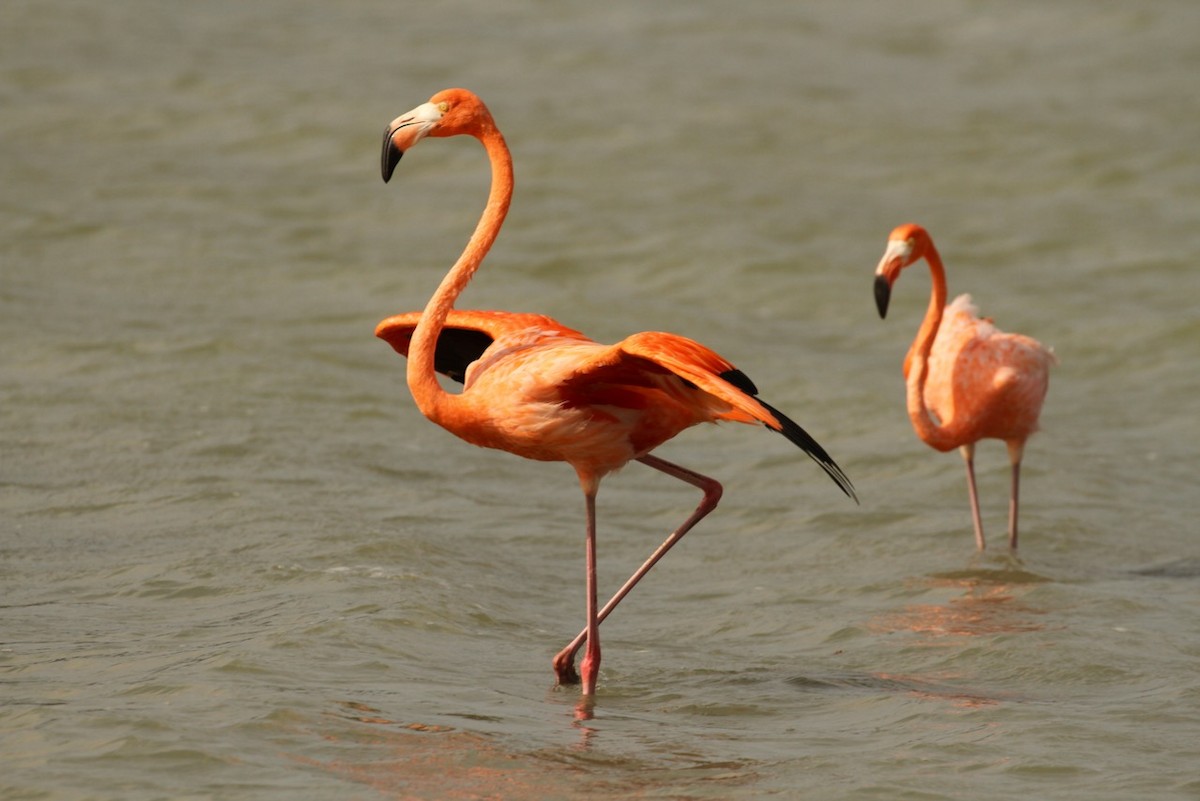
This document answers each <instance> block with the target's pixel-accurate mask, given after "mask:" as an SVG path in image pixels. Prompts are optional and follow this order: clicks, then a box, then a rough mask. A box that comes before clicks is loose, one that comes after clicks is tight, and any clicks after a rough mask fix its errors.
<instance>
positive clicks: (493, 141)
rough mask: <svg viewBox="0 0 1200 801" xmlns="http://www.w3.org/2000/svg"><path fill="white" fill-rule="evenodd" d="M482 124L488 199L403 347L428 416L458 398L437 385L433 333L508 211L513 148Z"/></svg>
mask: <svg viewBox="0 0 1200 801" xmlns="http://www.w3.org/2000/svg"><path fill="white" fill-rule="evenodd" d="M488 122H489V124H488V125H486V126H485V127H484V128H483V129H482V130H480V131H479V132H478V133H476V134H475V135H476V137H477V138H478V139H479V141H480V142H482V143H483V146H484V149H485V150H486V151H487V154H488V159H489V161H490V162H491V166H492V187H491V190H490V192H489V193H488V199H487V205H486V206H485V207H484V209H483V214H482V215H480V217H479V223H478V224H477V225H476V226H475V232H474V233H473V234H471V239H470V241H469V242H467V246H466V247H465V248H464V249H463V252H462V255H461V256H459V257H458V261H456V262H455V263H454V266H453V267H451V268H450V271H449V272H448V273H446V277H445V278H443V279H442V283H441V284H440V285H439V286H438V288H437V291H436V292H434V293H433V297H431V298H430V299H429V302H428V303H427V304H425V311H424V312H422V314H421V320H420V322H419V323H418V324H417V327H416V329H415V330H414V331H413V337H412V342H411V344H410V345H409V350H408V372H407V378H408V388H409V391H411V392H412V395H413V399H414V400H415V401H416V403H417V407H418V408H420V410H421V412H422V413H423V414H424V415H425V416H426V417H428V418H430V419H431V420H433V421H435V422H440V420H441V419H442V415H443V413H444V412H446V411H447V410H448V408H449V407H450V406H452V405H454V404H455V403H456V402H458V398H459V396H458V395H454V394H451V393H449V392H446V391H445V390H444V389H442V386H441V384H439V383H438V380H437V373H436V371H435V370H434V354H435V352H436V350H437V341H438V336H439V335H440V334H441V332H442V328H443V327H444V326H445V324H446V318H447V317H448V316H449V315H450V310H451V309H453V308H454V301H455V300H456V299H457V298H458V296H459V295H461V294H462V291H463V290H464V289H465V288H466V286H467V284H468V283H469V282H470V280H471V277H472V276H473V275H475V271H476V270H478V269H479V265H480V264H482V263H483V258H484V257H485V256H486V255H487V253H488V251H489V250H490V249H491V247H492V243H493V242H495V241H496V236H497V235H498V234H499V233H500V226H501V225H503V224H504V218H505V216H506V215H507V214H508V206H509V203H511V202H512V193H513V165H512V154H511V153H509V150H508V145H507V144H505V142H504V137H503V136H501V134H500V131H499V130H498V129H497V128H496V127H495V125H494V124H490V120H489V121H488Z"/></svg>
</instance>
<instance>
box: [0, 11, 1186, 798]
mask: <svg viewBox="0 0 1200 801" xmlns="http://www.w3.org/2000/svg"><path fill="white" fill-rule="evenodd" d="M1197 30H1200V6H1196V5H1195V4H1194V3H1192V2H1183V1H1182V0H1180V1H1179V2H1162V3H1155V4H1148V5H1147V4H1143V5H1142V6H1138V7H1136V8H1135V7H1134V6H1132V5H1131V4H1126V3H1106V2H1100V3H1097V2H1091V1H1090V0H1089V1H1088V2H1084V1H1083V0H1073V1H1071V2H1061V3H1053V4H1032V3H1024V4H1000V3H986V2H964V3H955V4H951V3H942V2H925V1H919V2H913V3H908V4H904V5H903V6H897V5H888V6H886V9H885V7H884V6H883V5H881V4H877V3H867V2H858V1H857V0H855V1H852V2H844V3H838V4H832V3H831V4H800V3H790V2H759V3H750V4H739V5H736V6H734V5H730V4H727V3H716V2H693V3H687V4H674V5H666V4H643V3H633V2H613V3H592V4H572V5H564V4H549V3H536V2H516V3H507V4H496V3H490V2H481V1H480V0H458V1H457V2H449V3H425V4H398V3H394V2H376V1H375V0H362V2H351V3H342V4H331V3H311V2H303V1H302V2H288V3H284V2H277V1H276V0H260V2H254V3H234V2H226V1H225V0H217V1H216V2H209V3H193V4H177V3H174V4H164V3H151V2H143V0H127V1H126V2H121V3H102V4H97V3H83V2H68V1H67V0H46V1H43V2H27V1H26V0H11V1H10V2H7V3H6V4H5V5H4V7H3V9H2V10H0V108H2V109H3V114H0V142H2V144H3V157H2V158H0V339H2V341H3V348H2V350H0V354H2V361H0V586H2V587H3V596H2V599H0V603H2V604H3V608H2V610H0V678H2V682H3V683H2V684H0V765H2V768H3V769H2V770H0V796H3V797H4V798H12V799H73V798H105V799H107V798H112V799H130V800H135V801H136V800H137V799H158V798H230V799H233V798H236V799H284V798H286V799H329V798H362V799H369V798H404V799H408V798H432V799H441V798H514V799H516V798H520V799H529V798H565V799H571V798H589V799H605V798H612V799H627V798H672V799H707V798H712V799H758V798H771V797H777V798H801V797H803V798H823V799H872V798H879V799H882V798H886V799H958V798H965V797H970V798H973V799H1002V798H1003V799H1011V798H1014V797H1027V798H1039V799H1089V800H1090V799H1129V798H1181V799H1182V798H1196V797H1197V796H1198V795H1200V774H1198V773H1197V768H1196V765H1197V761H1196V743H1197V742H1200V679H1198V678H1197V676H1198V675H1200V674H1198V673H1197V670H1196V665H1197V660H1198V658H1200V615H1197V609H1200V606H1198V603H1200V546H1198V545H1197V538H1196V534H1197V524H1196V520H1197V517H1198V513H1200V500H1197V498H1198V497H1200V496H1198V495H1197V493H1196V491H1195V484H1196V464H1197V461H1196V453H1197V445H1200V436H1198V434H1200V413H1198V412H1200V410H1198V409H1197V402H1196V398H1197V383H1198V379H1197V375H1200V373H1198V372H1197V369H1196V365H1197V363H1198V361H1200V313H1198V312H1197V300H1198V290H1200V283H1198V282H1197V278H1196V275H1197V271H1196V265H1197V261H1198V256H1200V226H1198V225H1197V223H1196V220H1197V218H1198V216H1200V193H1198V192H1197V186H1200V158H1198V157H1197V145H1196V143H1197V142H1198V141H1200V130H1198V127H1200V126H1198V120H1200V109H1198V107H1197V106H1198V101H1197V94H1196V76H1197V75H1198V74H1200V44H1197V38H1196V31H1197ZM447 86H467V87H470V88H472V89H474V90H475V91H477V92H478V93H479V94H480V95H481V96H483V97H484V98H485V99H486V100H487V102H488V103H489V105H490V106H491V108H492V110H493V112H494V114H495V116H496V118H497V120H498V122H499V124H500V125H501V127H502V128H503V130H504V131H505V134H506V136H507V137H508V140H509V142H510V144H511V146H512V149H513V152H514V157H515V160H516V169H517V195H516V200H515V203H514V206H513V210H512V213H511V215H510V217H509V220H508V223H507V225H506V228H505V231H504V233H503V235H502V236H501V238H500V240H499V242H498V244H497V246H496V248H495V250H494V251H493V253H492V255H491V257H490V258H489V260H488V262H487V264H486V265H485V267H484V269H483V270H482V271H481V272H480V274H479V276H478V278H477V280H476V282H475V283H474V284H473V285H472V287H471V288H470V290H469V291H468V292H467V294H466V295H465V296H464V298H463V299H462V302H461V304H460V305H462V306H464V307H476V308H480V307H482V308H502V309H511V310H528V311H540V312H543V313H547V314H551V315H553V316H555V317H557V318H558V319H561V320H563V321H564V322H565V323H567V324H569V325H571V326H573V327H576V328H579V329H581V330H584V331H587V332H588V333H589V334H591V335H593V336H595V337H596V338H598V339H601V340H609V341H612V340H615V339H618V338H620V337H623V336H625V335H627V334H629V333H631V332H633V331H637V330H643V329H659V330H669V331H675V332H678V333H681V334H685V335H689V336H693V337H696V338H699V339H702V340H703V341H705V342H706V343H707V344H709V345H710V346H712V347H713V348H715V349H716V350H718V351H720V352H721V353H722V354H724V355H726V356H727V357H729V358H730V359H732V360H733V361H734V362H736V363H737V364H738V366H739V367H740V368H741V369H743V370H744V371H745V372H746V373H747V374H749V375H750V376H751V377H752V378H753V379H754V380H755V382H756V383H757V384H758V386H759V388H760V389H761V391H762V395H763V397H764V398H766V399H768V400H769V401H770V402H771V403H773V404H774V405H776V406H778V407H779V408H781V409H783V410H784V411H786V412H787V413H788V414H789V415H791V416H793V417H795V418H796V419H797V420H798V421H799V422H800V423H801V424H803V425H804V426H805V427H806V428H808V429H809V430H810V431H811V432H812V433H813V434H814V435H815V436H816V437H817V438H818V439H819V440H820V441H821V442H822V443H823V444H824V445H825V446H826V447H827V448H828V449H829V450H830V452H831V453H832V454H833V455H834V456H835V458H836V459H837V460H838V461H839V462H840V463H841V464H842V466H843V467H844V468H845V469H846V471H847V472H848V473H849V474H850V475H851V477H852V478H853V480H854V481H855V483H856V485H857V487H858V490H859V494H860V495H861V498H862V504H861V505H860V506H855V505H854V504H852V503H850V502H849V501H847V499H846V498H844V497H843V496H842V495H841V494H840V493H839V492H838V491H837V489H836V487H834V486H833V485H832V484H831V483H830V482H829V481H828V480H827V479H826V478H825V477H824V476H823V475H822V474H821V472H820V471H819V470H818V469H817V468H816V467H815V466H814V465H812V464H811V463H810V462H809V461H808V460H807V459H806V458H805V457H804V456H803V454H801V453H800V452H799V451H796V450H795V449H793V448H792V447H791V446H790V445H789V444H788V443H787V442H786V441H785V440H783V439H781V438H779V437H776V436H773V435H772V434H770V432H766V431H763V430H761V429H752V428H748V427H743V426H737V425H729V426H723V427H720V428H718V427H707V428H705V429H703V430H692V431H689V432H687V433H685V434H684V435H681V436H680V437H679V438H678V439H677V440H676V441H674V442H672V443H669V444H668V445H666V446H664V447H663V448H662V449H661V451H660V453H661V455H663V456H664V457H666V458H669V459H672V460H674V461H679V462H682V463H684V464H686V465H688V466H690V467H692V468H694V469H696V470H699V471H701V472H704V473H707V474H711V475H713V476H715V477H717V478H718V479H720V480H721V481H722V482H723V483H724V484H725V490H726V492H725V496H724V499H723V501H722V505H721V507H720V508H719V509H718V510H717V511H716V512H715V513H714V514H713V515H712V516H711V517H710V518H709V519H707V520H706V521H704V523H703V524H702V525H701V526H700V527H699V528H698V529H697V530H696V531H695V532H694V533H693V534H691V535H690V536H689V538H688V539H687V540H685V542H684V544H683V545H681V546H680V547H679V548H678V549H677V551H676V552H673V553H672V554H671V555H670V556H669V557H668V558H667V559H666V560H665V561H664V562H663V563H662V565H660V566H659V568H657V569H656V571H655V572H654V574H652V576H651V578H650V579H649V580H648V581H647V583H646V584H645V585H643V586H641V587H639V588H638V589H637V590H636V592H635V593H634V594H633V595H632V596H630V598H629V600H628V601H627V602H626V604H624V605H623V606H622V607H621V609H620V610H619V611H618V612H617V613H615V614H614V615H613V617H612V618H611V619H610V620H609V621H608V622H607V623H606V624H605V626H604V631H605V635H606V636H605V661H604V668H603V670H602V673H601V681H600V690H599V694H598V698H597V700H596V704H595V708H594V710H593V717H592V718H591V719H590V720H577V719H576V714H575V711H576V709H575V708H576V702H577V700H578V698H577V693H576V691H574V690H564V689H555V688H554V687H553V682H552V674H551V671H550V665H549V660H550V657H551V655H552V654H553V653H554V652H555V651H557V650H558V648H560V647H561V646H562V645H563V644H564V643H565V642H566V640H567V639H568V638H569V637H570V636H571V635H573V634H574V633H575V632H576V631H577V630H578V628H579V626H580V625H581V624H582V619H583V597H582V596H583V592H582V579H583V565H582V562H583V553H582V550H583V549H582V534H583V504H582V502H581V499H580V496H579V491H578V485H577V482H576V480H575V478H574V476H573V474H572V472H571V470H570V469H569V468H567V467H565V466H563V465H554V464H542V463H527V462H522V461H521V460H519V459H516V458H514V457H511V456H509V455H507V454H504V453H499V452H486V451H481V450H478V449H475V448H472V447H471V446H468V445H466V444H463V443H461V442H458V441H456V440H454V439H453V438H452V437H450V436H449V435H447V434H446V433H445V432H443V431H441V430H440V429H437V428H436V427H435V426H432V425H431V424H429V423H428V422H426V421H425V420H424V419H422V418H421V416H420V415H419V414H418V413H417V412H416V410H415V409H414V408H413V406H412V403H411V401H410V399H409V396H408V392H407V389H406V388H405V385H404V376H403V370H402V366H403V362H402V361H401V360H400V359H399V358H397V357H396V356H395V354H393V353H392V352H391V351H390V349H389V348H388V347H387V346H386V345H385V344H383V343H381V342H379V341H377V340H376V339H374V337H373V336H372V330H373V327H374V325H375V323H376V321H378V320H379V319H381V318H382V317H384V316H386V315H388V314H392V313H395V312H399V311H405V310H410V309H417V308H420V307H421V306H422V305H423V303H424V301H425V299H426V298H427V297H428V296H429V294H430V293H431V292H432V290H433V288H434V286H435V285H436V283H437V281H438V279H439V277H440V276H441V274H442V273H443V272H444V270H445V269H446V267H447V266H448V265H449V264H450V263H451V262H452V261H453V259H454V258H455V256H456V255H457V253H458V251H459V249H460V248H461V246H462V244H463V243H464V242H465V240H466V237H467V235H468V233H469V231H470V229H471V227H472V226H473V224H474V221H475V219H476V217H477V215H478V212H479V210H480V208H481V207H482V203H483V197H484V193H485V191H486V181H487V169H486V163H485V161H484V158H483V156H482V154H481V152H480V150H479V148H478V146H477V145H476V144H475V143H473V142H471V141H468V140H430V141H429V142H427V143H425V144H422V146H421V147H420V148H419V149H417V150H415V151H414V152H413V153H412V154H411V155H410V156H409V157H408V158H405V160H404V162H403V163H402V164H401V165H400V168H399V170H398V172H397V175H396V177H395V178H393V180H392V182H391V183H390V184H388V185H386V186H385V185H384V184H383V183H382V182H381V181H380V180H379V175H378V147H379V138H380V132H381V131H382V128H383V126H384V124H386V123H387V121H388V120H390V119H392V117H394V116H395V115H396V114H398V113H400V112H401V111H404V110H406V109H409V108H411V107H413V106H415V105H417V104H418V103H420V102H423V101H424V100H425V99H426V98H428V97H429V95H431V94H432V93H433V92H434V91H436V90H438V89H441V88H444V87H447ZM910 220H915V221H919V222H921V223H923V224H925V225H926V226H927V227H928V228H929V229H930V230H931V231H932V233H933V236H934V238H935V239H936V240H937V242H938V244H939V246H940V249H941V251H942V254H943V256H944V257H945V259H946V262H947V265H948V271H949V277H950V291H951V293H955V294H956V293H958V292H962V291H970V292H971V293H972V294H973V295H974V297H975V299H976V301H977V302H978V303H979V304H980V305H981V307H982V309H983V311H984V313H985V314H988V315H991V316H992V317H994V318H995V320H996V322H997V324H998V325H999V326H1000V327H1002V328H1005V329H1008V330H1017V331H1021V332H1023V333H1027V334H1030V335H1032V336H1035V337H1037V338H1038V339H1040V340H1042V341H1043V342H1046V343H1047V344H1050V345H1053V347H1054V348H1055V351H1056V353H1057V354H1058V356H1059V359H1060V360H1061V364H1060V365H1059V367H1058V368H1057V369H1056V371H1055V372H1054V374H1053V378H1052V382H1051V389H1050V395H1049V398H1048V401H1047V404H1046V408H1045V411H1044V413H1043V417H1042V423H1043V431H1042V432H1041V433H1040V434H1038V435H1037V437H1035V438H1034V439H1033V440H1032V441H1031V442H1030V444H1029V447H1028V449H1027V452H1026V462H1025V472H1024V474H1023V476H1024V482H1023V484H1022V502H1023V516H1022V523H1023V534H1022V538H1023V541H1022V547H1021V550H1020V555H1019V557H1018V556H1014V555H1011V554H1009V553H1008V552H1006V551H1005V550H1004V549H1003V548H1002V547H998V548H994V549H992V550H989V551H988V552H986V553H985V554H983V555H979V554H977V553H976V552H975V551H974V546H973V542H972V537H971V528H970V518H969V516H968V513H967V505H966V492H965V488H964V486H963V484H964V481H963V476H962V467H961V462H960V460H959V458H958V457H957V456H956V455H954V454H938V453H936V452H934V451H932V450H930V449H929V448H927V447H925V446H924V445H922V444H921V443H920V442H919V441H918V440H917V439H916V437H915V436H914V434H913V432H912V430H911V427H910V425H909V422H908V419H907V416H906V415H905V412H904V409H903V385H902V380H901V377H900V361H901V359H902V357H903V354H904V352H905V350H906V348H907V346H908V343H909V341H910V340H911V337H912V336H913V334H914V333H915V330H916V327H917V324H918V321H919V319H920V316H921V314H922V313H923V310H924V307H925V304H926V300H927V294H928V291H929V280H928V278H927V277H926V275H925V274H924V273H923V272H922V271H921V270H919V269H914V270H911V271H910V272H909V273H906V275H905V278H904V280H903V281H901V282H900V283H899V284H898V285H897V288H896V292H895V293H894V295H893V300H892V312H891V313H890V314H889V317H888V319H887V320H886V321H880V320H879V319H878V316H877V314H876V313H875V310H874V306H873V302H872V298H871V286H870V285H871V273H872V271H873V269H874V267H875V264H876V262H877V260H878V258H879V256H880V254H881V253H882V250H883V245H884V241H885V238H886V235H887V233H888V231H889V230H890V229H891V228H892V227H893V226H895V225H897V224H899V223H901V222H907V221H910ZM978 462H979V470H980V489H981V493H982V495H983V501H984V510H983V511H984V518H985V523H986V525H987V527H988V530H989V532H990V533H991V535H992V540H993V542H994V543H996V544H997V545H999V544H1000V540H1001V539H1002V535H1003V527H1004V515H1005V510H1006V494H1007V479H1008V469H1007V460H1006V459H1005V456H1004V450H1003V447H1002V446H1001V445H1000V444H998V443H994V442H992V443H984V444H983V445H982V446H981V447H980V449H979V454H978ZM696 500H697V498H696V493H695V491H694V490H693V489H692V488H690V487H687V486H684V485H682V484H679V482H674V481H672V480H670V479H668V478H666V477H662V476H659V475H657V474H653V473H651V471H647V470H646V469H645V468H644V467H642V466H641V465H631V466H630V467H628V468H627V469H626V470H625V471H623V472H622V473H620V474H619V475H617V476H615V477H613V478H611V479H610V480H609V481H607V482H606V484H605V488H604V491H603V492H602V493H601V496H600V560H601V564H600V569H601V575H600V578H601V583H602V589H608V590H611V589H613V588H615V587H616V586H617V585H618V584H619V582H620V581H621V580H622V579H623V578H624V576H625V575H627V573H628V572H629V571H631V570H632V569H633V568H634V567H635V566H636V565H637V564H638V563H639V562H640V561H641V559H642V557H643V556H644V555H645V554H646V553H647V552H648V551H649V550H650V549H651V548H652V547H653V546H654V545H655V544H657V542H658V541H659V540H660V539H661V538H662V536H664V534H665V533H666V532H667V531H669V530H670V529H671V528H673V527H674V526H675V525H676V524H677V523H678V522H679V521H680V520H681V519H682V518H683V517H684V516H685V515H686V514H687V512H688V510H689V509H690V508H691V506H692V505H693V504H694V503H695V502H696Z"/></svg>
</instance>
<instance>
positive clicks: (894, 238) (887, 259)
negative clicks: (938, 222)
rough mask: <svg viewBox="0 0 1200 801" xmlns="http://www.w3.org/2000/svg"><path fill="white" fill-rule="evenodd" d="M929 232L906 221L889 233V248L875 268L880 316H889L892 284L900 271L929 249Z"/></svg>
mask: <svg viewBox="0 0 1200 801" xmlns="http://www.w3.org/2000/svg"><path fill="white" fill-rule="evenodd" d="M930 241H931V240H930V238H929V232H928V231H926V230H925V229H924V228H922V227H921V226H919V225H917V224H916V223H905V224H904V225H901V226H899V227H897V228H896V229H895V230H893V231H892V233H891V234H890V235H888V243H887V249H886V250H884V251H883V258H882V259H880V260H879V266H878V267H876V268H875V307H876V308H877V309H879V316H880V317H887V309H888V300H889V299H890V298H891V296H892V285H893V284H895V283H896V279H897V278H899V277H900V271H901V270H903V269H904V268H905V267H907V266H908V265H910V264H913V263H914V262H917V261H919V260H920V259H921V258H922V257H923V256H924V255H925V254H926V252H928V250H929V246H930Z"/></svg>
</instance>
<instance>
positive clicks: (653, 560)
mask: <svg viewBox="0 0 1200 801" xmlns="http://www.w3.org/2000/svg"><path fill="white" fill-rule="evenodd" d="M638 461H639V462H641V463H642V464H644V465H647V466H649V467H653V468H654V469H655V470H660V471H662V472H664V473H666V474H667V475H669V476H674V477H675V478H678V479H679V480H680V481H686V482H687V483H688V484H691V485H692V486H694V487H697V488H699V489H700V490H702V491H703V492H704V497H703V498H701V499H700V503H699V504H698V505H697V506H696V508H695V510H694V511H693V512H692V513H691V515H689V516H688V518H687V520H685V521H683V523H682V525H680V526H679V528H677V529H675V531H673V532H672V533H671V535H670V536H669V537H667V538H666V539H665V540H663V543H662V545H659V546H658V548H656V549H655V551H654V553H652V554H650V556H649V558H647V559H646V561H645V562H643V563H642V566H641V567H639V568H638V569H637V570H635V571H634V573H633V575H632V576H630V577H629V578H628V580H626V582H625V583H624V584H622V585H621V588H620V589H619V590H617V591H616V593H615V594H613V597H612V598H610V599H609V600H608V603H606V604H605V605H604V607H603V608H602V609H601V610H600V612H599V613H598V614H597V616H596V626H597V627H599V625H600V623H601V621H603V620H604V619H605V618H606V617H608V614H609V613H610V612H612V610H613V609H615V608H616V606H617V604H619V603H620V602H621V600H622V599H623V598H624V597H625V596H626V595H628V594H629V591H630V590H632V589H633V588H634V586H635V585H636V584H637V583H638V582H639V581H641V580H642V577H643V576H645V575H646V574H647V573H649V572H650V568H652V567H654V565H655V564H657V563H658V560H659V559H662V558H663V556H665V555H666V553H667V551H669V550H671V548H672V546H674V545H675V543H677V542H679V540H681V539H682V538H683V535H684V534H687V533H688V532H689V531H691V530H692V527H693V526H695V525H696V524H697V523H699V522H700V521H701V520H703V519H704V517H705V516H706V515H707V514H708V513H709V512H711V511H712V510H713V509H715V508H716V507H717V503H718V502H719V501H720V500H721V493H722V492H723V489H722V487H721V484H720V482H718V481H717V480H716V479H712V478H709V477H708V476H706V475H703V474H701V473H697V472H695V471H693V470H688V469H687V468H686V467H680V466H679V465H677V464H674V463H672V462H668V461H666V460H665V459H660V458H658V457H657V456H649V455H647V456H642V457H641V458H639V459H638ZM597 631H598V628H597ZM584 642H588V643H589V646H588V648H589V650H590V648H591V645H590V643H591V642H592V635H591V633H590V630H589V629H586V628H585V629H584V630H583V631H581V632H579V634H578V635H577V636H576V637H575V639H573V640H571V642H570V643H569V644H568V645H567V647H566V648H563V649H562V650H561V651H559V652H558V654H557V655H556V656H555V657H554V673H555V675H556V676H557V677H558V683H559V684H576V683H578V682H579V675H578V674H577V673H576V672H575V654H576V653H577V652H578V651H579V648H580V646H582V645H583V643H584ZM598 661H599V649H597V662H598ZM580 667H581V668H583V669H584V671H585V674H586V670H587V656H586V655H585V656H584V661H583V664H581V665H580ZM584 693H587V684H586V675H585V684H584Z"/></svg>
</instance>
